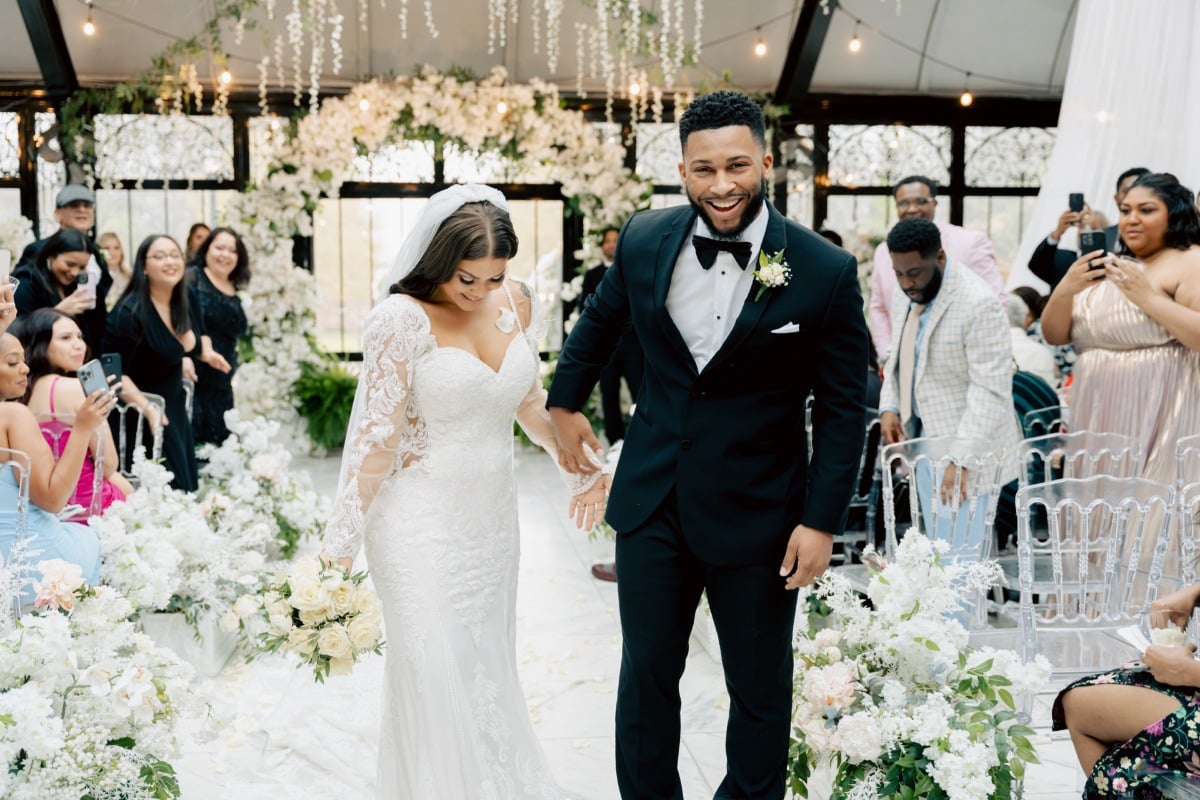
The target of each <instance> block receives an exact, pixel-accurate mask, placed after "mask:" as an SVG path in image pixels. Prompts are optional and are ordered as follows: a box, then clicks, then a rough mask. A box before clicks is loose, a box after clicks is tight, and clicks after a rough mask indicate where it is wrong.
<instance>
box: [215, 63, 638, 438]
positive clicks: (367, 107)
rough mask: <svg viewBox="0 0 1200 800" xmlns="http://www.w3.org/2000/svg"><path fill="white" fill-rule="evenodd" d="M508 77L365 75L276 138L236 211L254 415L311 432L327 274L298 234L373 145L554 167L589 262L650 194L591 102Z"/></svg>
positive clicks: (249, 401) (244, 404)
mask: <svg viewBox="0 0 1200 800" xmlns="http://www.w3.org/2000/svg"><path fill="white" fill-rule="evenodd" d="M506 79H507V72H506V71H505V70H504V68H503V67H496V68H494V69H493V70H492V71H491V73H490V74H489V75H488V76H487V77H486V78H483V79H482V80H478V81H475V80H463V79H460V78H458V77H456V76H454V75H449V74H445V73H441V72H438V71H437V70H435V69H433V68H431V67H424V68H422V69H421V70H420V71H418V73H417V74H416V75H414V76H413V77H411V78H400V79H396V80H391V81H385V80H378V79H377V80H373V81H370V82H368V83H363V84H359V85H358V86H356V87H354V88H353V89H351V91H350V92H349V93H348V94H347V95H345V96H343V97H339V98H333V99H330V100H327V101H324V102H323V103H322V104H321V106H320V109H319V110H318V111H316V112H314V113H310V114H309V115H307V116H305V117H303V118H302V119H301V120H300V121H299V123H298V125H297V126H296V132H295V135H294V136H292V137H286V136H277V137H275V139H274V140H273V142H272V147H273V150H272V152H271V154H270V166H269V167H268V169H267V173H266V174H267V177H266V178H265V179H263V180H262V181H261V182H260V183H258V184H256V185H253V186H251V187H250V188H248V189H247V191H245V192H244V193H242V194H240V195H239V196H238V197H236V198H234V201H233V203H232V204H231V207H230V209H229V212H228V213H229V219H230V221H231V224H233V225H234V226H235V227H237V228H238V230H239V231H240V232H241V233H242V235H243V236H244V238H245V241H246V246H247V247H248V248H249V250H250V252H251V254H252V260H253V263H254V277H253V279H252V281H251V283H250V286H249V289H248V295H247V300H248V302H247V303H246V315H247V317H248V318H249V321H250V336H251V345H252V349H253V357H252V358H251V359H249V360H248V361H247V362H246V363H245V364H243V365H242V367H241V368H240V369H239V371H238V379H237V390H238V398H237V404H238V408H239V409H240V410H241V412H242V414H243V415H244V416H246V417H253V416H254V415H255V414H261V415H263V416H265V417H267V418H268V419H272V420H276V421H278V422H280V423H281V424H283V425H284V426H286V427H287V428H289V429H291V430H292V431H294V433H295V435H296V436H297V437H300V438H302V437H303V436H304V434H303V430H304V426H303V423H302V420H301V419H300V417H299V414H298V413H297V412H296V410H295V408H294V407H293V406H292V403H291V387H292V385H293V384H294V383H295V382H296V380H297V378H299V376H300V370H301V366H302V365H303V364H304V363H305V362H312V361H315V360H317V359H318V354H317V351H316V349H315V345H314V343H313V339H312V329H313V325H314V322H315V319H316V314H315V311H314V308H315V305H316V284H315V282H314V280H313V276H312V275H311V274H310V273H309V272H307V271H305V270H303V269H300V268H297V267H295V266H294V265H293V264H292V262H291V245H292V237H293V236H295V235H302V236H311V235H312V212H313V211H314V210H315V209H316V207H317V201H318V199H319V198H320V197H322V196H326V197H337V196H338V192H339V190H340V188H341V186H342V184H343V183H344V182H345V181H346V180H347V178H348V177H349V176H350V172H351V167H352V164H353V161H354V158H355V157H356V155H358V153H359V152H361V149H365V150H366V151H367V152H375V151H376V150H378V149H379V148H380V147H382V146H383V145H384V144H387V143H397V142H400V141H403V140H405V139H420V140H430V139H435V140H440V141H442V142H444V143H454V144H456V145H458V146H460V147H464V148H466V149H469V150H472V151H475V152H498V153H502V154H504V156H505V157H507V158H510V159H511V160H513V161H514V162H517V163H521V164H527V165H544V166H547V167H549V168H550V169H551V170H552V173H551V174H552V175H553V176H554V177H555V178H556V179H557V180H558V182H559V183H560V184H561V188H562V193H563V195H564V197H566V198H567V199H568V201H569V205H570V206H571V207H573V208H574V209H576V210H577V211H578V212H579V213H580V214H581V215H582V216H583V219H584V233H585V237H584V241H585V245H584V250H583V251H582V252H581V253H579V254H577V255H579V257H581V258H582V259H584V260H585V261H587V260H594V258H598V253H596V252H595V249H596V247H597V244H596V242H595V241H594V239H595V234H596V233H597V232H598V231H600V230H602V229H603V228H605V227H607V226H609V225H620V224H621V223H623V222H624V221H625V220H626V219H627V218H628V217H629V216H630V215H631V214H632V213H633V212H634V211H636V210H637V209H638V208H640V207H642V206H643V205H644V203H645V201H646V199H647V198H648V197H649V194H650V184H649V183H647V182H645V181H643V180H641V179H640V178H637V177H636V176H634V175H633V174H632V173H631V172H630V171H629V170H628V169H626V167H625V165H624V161H625V150H624V148H623V147H621V145H620V144H619V143H616V142H611V141H608V140H606V139H605V138H604V137H602V136H601V135H600V133H599V131H597V129H596V128H595V127H594V126H593V125H591V124H590V123H589V122H588V121H587V119H586V118H585V117H584V115H583V113H582V112H578V111H570V110H567V109H565V108H563V107H562V106H561V104H560V102H559V96H558V90H557V88H556V87H555V86H553V85H551V84H547V83H544V82H542V81H538V80H534V81H531V82H530V83H528V84H518V85H513V84H508V83H506ZM501 104H503V105H501ZM500 108H503V109H504V111H503V112H501V111H499V110H498V109H500ZM360 148H361V149H360Z"/></svg>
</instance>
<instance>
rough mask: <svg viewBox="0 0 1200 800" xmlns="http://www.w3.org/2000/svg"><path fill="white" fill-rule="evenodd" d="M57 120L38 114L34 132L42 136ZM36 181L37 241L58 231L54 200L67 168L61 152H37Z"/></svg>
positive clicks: (49, 115)
mask: <svg viewBox="0 0 1200 800" xmlns="http://www.w3.org/2000/svg"><path fill="white" fill-rule="evenodd" d="M57 124H58V120H57V119H56V118H55V116H54V115H53V114H51V113H49V112H46V111H42V112H38V114H37V116H36V117H34V123H33V127H34V131H35V133H36V134H37V135H38V136H44V135H45V134H46V133H48V132H49V131H50V129H51V128H53V127H54V126H55V125H57ZM37 180H38V224H37V230H36V231H35V233H36V235H37V237H38V238H39V239H42V238H45V237H47V236H49V235H50V234H52V233H54V232H55V231H56V230H58V222H57V221H56V220H55V219H54V198H55V197H56V196H57V195H58V190H59V189H61V188H62V187H63V186H65V185H66V184H67V167H66V165H65V164H64V163H63V159H62V151H61V150H57V149H49V148H48V149H46V150H44V151H43V150H39V151H38V163H37Z"/></svg>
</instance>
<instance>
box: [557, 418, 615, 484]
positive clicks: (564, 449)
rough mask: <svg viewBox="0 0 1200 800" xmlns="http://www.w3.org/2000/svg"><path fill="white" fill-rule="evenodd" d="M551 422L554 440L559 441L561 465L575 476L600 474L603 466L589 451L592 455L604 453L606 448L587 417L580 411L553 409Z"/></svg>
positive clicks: (559, 461)
mask: <svg viewBox="0 0 1200 800" xmlns="http://www.w3.org/2000/svg"><path fill="white" fill-rule="evenodd" d="M550 422H551V423H552V424H553V425H554V438H555V439H556V440H558V463H559V465H561V466H562V468H563V469H565V470H566V471H567V472H570V473H572V474H574V475H591V474H592V473H594V472H598V471H599V470H600V468H601V465H599V464H598V463H597V462H596V460H595V459H594V458H593V457H591V456H589V453H588V449H590V451H591V452H592V453H602V452H604V448H602V447H601V446H600V442H599V440H597V439H596V434H595V433H593V432H592V425H591V423H590V422H588V420H587V417H585V416H584V415H583V414H581V413H580V412H578V411H570V410H568V409H565V408H554V407H552V408H551V409H550ZM585 448H588V449H585Z"/></svg>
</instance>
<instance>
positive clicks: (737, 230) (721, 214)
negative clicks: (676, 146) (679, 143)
mask: <svg viewBox="0 0 1200 800" xmlns="http://www.w3.org/2000/svg"><path fill="white" fill-rule="evenodd" d="M772 163H773V159H772V157H771V154H770V153H764V152H763V148H762V146H761V145H759V143H758V142H757V140H755V138H754V134H752V133H751V132H750V128H748V127H746V126H745V125H728V126H726V127H724V128H711V129H708V130H700V131H693V132H692V133H691V134H689V135H688V138H687V143H686V144H685V145H684V148H683V161H681V162H680V164H679V177H680V178H681V179H682V180H683V187H684V191H686V192H687V196H688V199H689V200H690V201H691V203H692V207H693V208H695V209H696V212H697V213H698V214H699V215H700V216H701V217H702V218H703V219H704V221H705V222H706V223H707V224H708V227H709V228H710V229H711V230H712V232H713V233H715V234H717V235H718V236H724V237H728V238H735V237H737V236H739V235H741V233H742V231H744V230H746V227H747V226H748V225H749V224H750V223H751V222H753V221H754V219H755V217H757V216H758V212H759V210H761V209H762V206H763V198H764V193H765V190H766V182H765V179H766V173H767V171H768V170H770V169H771V164H772Z"/></svg>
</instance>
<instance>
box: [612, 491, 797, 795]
mask: <svg viewBox="0 0 1200 800" xmlns="http://www.w3.org/2000/svg"><path fill="white" fill-rule="evenodd" d="M729 535H730V536H731V537H736V536H737V535H738V532H737V531H736V530H731V531H729ZM616 549H617V575H618V579H617V595H618V598H619V601H620V614H621V630H622V636H623V639H624V642H623V648H622V652H621V675H620V681H619V684H618V689H617V714H616V737H617V783H618V785H619V787H620V790H621V797H622V798H624V800H635V799H636V800H683V791H682V788H681V786H680V781H679V772H678V761H679V736H680V697H679V679H680V676H681V675H682V674H683V669H684V663H685V661H686V659H687V652H688V638H689V636H690V633H691V630H692V624H693V622H694V621H695V616H696V606H697V603H698V602H699V599H700V592H701V590H704V591H706V592H707V595H708V603H709V607H710V609H711V610H712V617H713V622H714V624H715V625H716V629H717V637H718V639H719V640H720V645H721V661H722V664H723V666H724V670H725V685H726V688H727V689H728V691H729V719H728V723H727V726H726V732H725V754H726V770H727V772H726V776H725V779H724V780H723V781H722V782H721V785H720V786H719V787H718V788H717V793H716V795H715V797H716V798H718V799H719V800H733V799H734V798H737V799H738V800H743V799H745V800H750V799H751V798H753V800H760V799H761V800H780V799H781V798H783V796H784V777H785V772H786V768H787V752H788V742H789V733H790V722H791V710H792V623H793V619H794V617H795V613H796V593H795V592H789V591H787V590H785V589H784V580H783V578H781V577H779V563H778V562H776V563H772V564H752V565H748V566H736V567H729V566H715V565H711V564H705V563H703V562H701V561H700V560H699V559H698V558H696V556H695V555H694V554H693V553H692V552H691V550H690V549H689V547H688V546H687V542H686V537H685V536H684V534H683V531H682V530H681V526H680V520H679V511H678V500H677V498H676V496H675V492H674V491H672V492H671V493H670V494H669V495H668V496H667V499H666V500H665V501H664V502H663V505H662V507H660V508H659V509H658V510H657V511H656V512H655V513H654V514H652V515H651V516H650V518H649V519H648V520H647V521H646V522H645V523H644V524H642V525H641V526H640V527H638V528H637V529H635V530H633V531H630V532H628V533H621V534H618V536H617V548H616ZM779 556H780V561H782V560H783V551H782V548H781V550H780V553H779Z"/></svg>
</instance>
